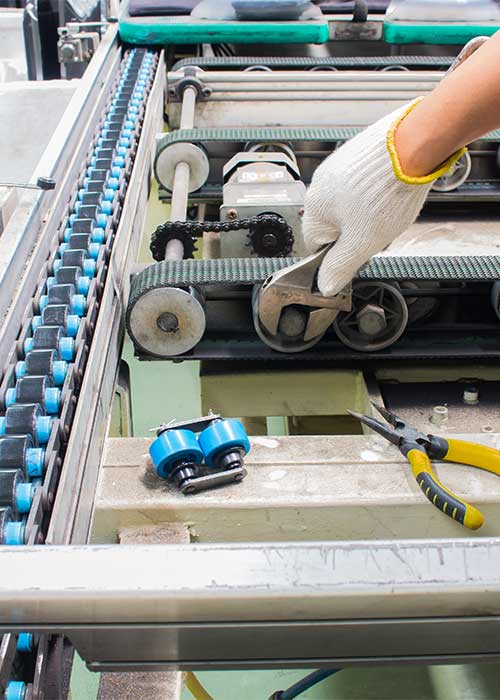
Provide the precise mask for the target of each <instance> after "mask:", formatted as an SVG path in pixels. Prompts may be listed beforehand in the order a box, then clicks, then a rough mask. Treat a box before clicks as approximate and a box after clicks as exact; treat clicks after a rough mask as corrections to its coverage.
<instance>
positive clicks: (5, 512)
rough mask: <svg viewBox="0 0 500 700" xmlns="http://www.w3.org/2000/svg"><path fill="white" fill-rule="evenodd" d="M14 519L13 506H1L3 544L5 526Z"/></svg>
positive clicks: (0, 535)
mask: <svg viewBox="0 0 500 700" xmlns="http://www.w3.org/2000/svg"><path fill="white" fill-rule="evenodd" d="M13 520H14V513H13V512H12V508H0V542H1V543H2V544H3V532H4V531H5V526H6V525H7V524H8V523H11V522H12V521H13Z"/></svg>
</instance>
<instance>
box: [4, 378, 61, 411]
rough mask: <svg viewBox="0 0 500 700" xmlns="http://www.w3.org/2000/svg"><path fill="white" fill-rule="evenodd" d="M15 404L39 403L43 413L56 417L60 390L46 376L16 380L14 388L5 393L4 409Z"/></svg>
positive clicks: (59, 401)
mask: <svg viewBox="0 0 500 700" xmlns="http://www.w3.org/2000/svg"><path fill="white" fill-rule="evenodd" d="M16 403H39V404H40V406H41V407H42V410H43V411H44V412H45V413H48V414H49V415H56V414H57V413H59V408H60V404H61V390H60V389H58V388H57V387H54V383H53V381H52V380H51V379H50V378H49V377H47V376H44V377H23V378H22V379H18V380H17V382H16V386H15V388H12V389H7V391H6V392H5V406H6V408H10V406H13V405H14V404H16Z"/></svg>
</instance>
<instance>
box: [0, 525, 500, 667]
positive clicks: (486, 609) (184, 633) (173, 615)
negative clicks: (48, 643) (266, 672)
mask: <svg viewBox="0 0 500 700" xmlns="http://www.w3.org/2000/svg"><path fill="white" fill-rule="evenodd" d="M6 562H8V566H9V577H8V580H7V579H4V580H3V581H1V582H0V620H1V622H0V630H1V631H9V630H19V629H24V630H53V631H58V632H59V631H64V633H65V634H68V636H69V637H70V639H71V640H72V641H73V642H74V643H75V644H76V646H77V649H78V650H79V651H80V653H81V654H82V655H83V657H84V658H85V659H86V660H87V661H88V662H89V661H90V662H92V663H97V664H99V665H104V667H108V668H109V667H115V668H121V667H122V664H127V665H128V664H130V663H132V667H133V664H134V663H136V664H139V663H140V664H141V665H144V666H145V667H150V668H151V667H153V666H155V665H158V666H159V667H163V666H168V665H169V664H175V663H179V664H180V665H181V666H182V665H184V666H187V667H210V666H211V664H212V663H215V664H217V663H219V664H220V665H223V666H224V667H231V666H240V667H241V666H243V667H244V666H246V665H249V666H266V665H268V664H271V665H272V664H273V663H276V659H280V662H279V663H280V664H281V665H282V664H283V659H285V658H286V659H287V665H291V666H293V665H297V664H298V663H299V662H304V661H305V660H311V661H312V660H314V663H315V664H316V663H320V664H321V663H324V664H326V663H331V662H332V660H335V661H336V662H338V663H343V664H344V665H350V664H353V663H359V662H367V661H373V660H377V661H381V662H383V661H384V659H385V660H386V661H390V662H391V663H394V662H396V661H398V660H400V661H405V662H408V661H409V660H411V659H415V660H416V659H419V660H422V659H423V658H425V659H426V660H429V661H437V660H438V659H441V660H442V659H443V658H444V659H448V660H450V659H451V658H454V659H455V660H458V659H463V658H467V657H468V656H469V655H471V656H472V657H474V656H476V655H482V656H483V657H489V658H494V657H500V635H499V631H500V618H499V613H500V602H499V601H500V595H499V593H500V573H499V572H500V544H499V543H498V541H497V540H494V539H489V538H482V539H477V540H473V541H472V540H468V539H459V540H453V541H451V540H443V539H440V540H432V541H429V540H413V541H409V540H399V541H397V542H394V541H378V542H363V541H355V542H322V543H319V542H309V543H281V544H275V543H274V544H273V543H265V544H264V545H262V544H243V545H227V544H226V545H224V544H211V545H196V544H192V545H165V546H162V545H156V546H134V547H128V546H123V545H120V546H119V547H118V546H107V547H106V546H104V547H102V546H101V547H98V546H96V547H65V548H61V547H39V548H32V547H29V548H25V549H24V550H20V549H18V548H5V549H2V550H0V564H1V565H7V564H6ZM26 567H29V571H30V572H32V576H31V577H30V580H29V581H27V579H26ZM304 638H307V639H308V644H307V645H304ZM209 640H211V641H210V642H209Z"/></svg>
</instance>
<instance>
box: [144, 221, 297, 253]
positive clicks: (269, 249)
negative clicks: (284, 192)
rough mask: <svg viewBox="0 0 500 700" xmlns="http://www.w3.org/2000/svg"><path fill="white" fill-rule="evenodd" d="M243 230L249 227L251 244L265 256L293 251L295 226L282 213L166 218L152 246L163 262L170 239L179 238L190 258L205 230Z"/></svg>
mask: <svg viewBox="0 0 500 700" xmlns="http://www.w3.org/2000/svg"><path fill="white" fill-rule="evenodd" d="M241 230H248V231H249V234H248V238H249V245H251V246H252V248H253V252H255V253H257V255H259V256H261V257H269V258H282V257H286V256H287V255H290V253H291V252H292V248H293V244H294V237H293V232H292V229H291V227H290V226H289V225H288V223H287V222H286V221H285V219H284V218H283V217H282V216H279V215H278V214H259V215H258V216H252V217H251V218H248V219H235V220H234V221H166V222H165V223H164V224H161V225H160V226H158V228H157V229H156V231H154V232H153V234H152V236H151V243H150V246H149V248H150V250H151V253H152V255H153V258H154V259H155V260H157V261H158V262H160V261H161V260H165V251H166V249H167V244H168V242H169V241H171V240H174V239H175V240H179V241H181V242H182V244H183V246H184V259H187V258H192V257H193V255H194V251H195V250H196V246H195V241H196V238H198V237H200V236H201V235H202V234H203V233H208V232H210V231H213V232H214V233H223V232H226V231H241Z"/></svg>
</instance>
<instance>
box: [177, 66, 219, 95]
mask: <svg viewBox="0 0 500 700" xmlns="http://www.w3.org/2000/svg"><path fill="white" fill-rule="evenodd" d="M200 72H201V71H200V70H199V69H197V68H193V67H188V68H185V69H184V71H183V73H184V75H183V76H182V78H179V79H178V80H176V81H175V82H173V83H172V84H171V85H170V86H169V88H168V94H169V97H177V98H178V99H179V100H181V101H182V96H183V95H184V91H185V90H186V89H187V88H188V87H191V88H194V89H195V90H196V99H197V100H204V99H206V98H207V97H210V95H211V94H212V88H209V87H207V86H206V85H205V83H204V82H203V80H201V79H200V78H199V73H200Z"/></svg>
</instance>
